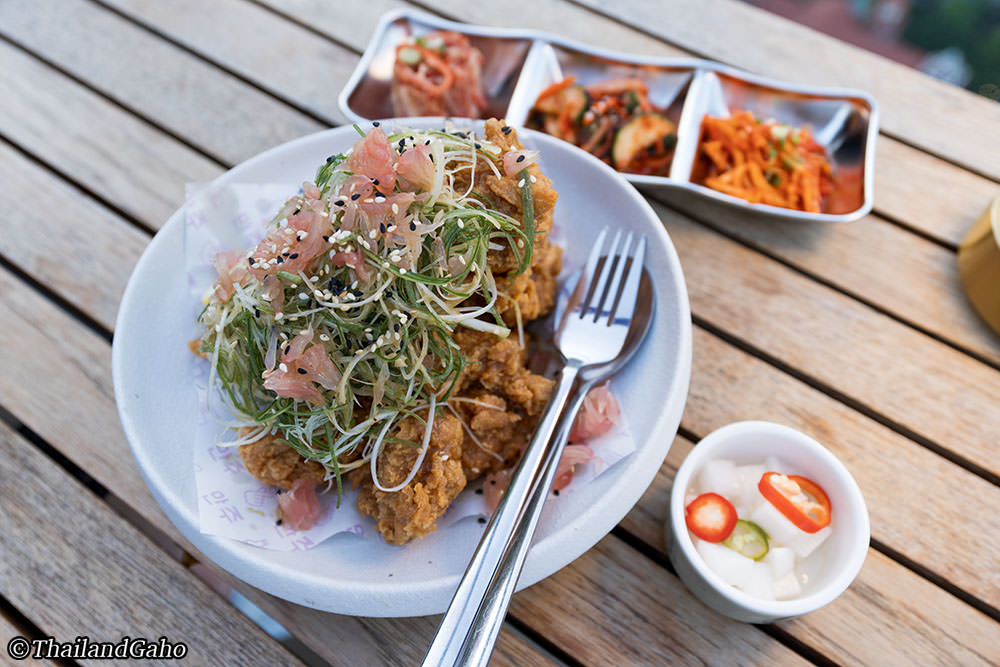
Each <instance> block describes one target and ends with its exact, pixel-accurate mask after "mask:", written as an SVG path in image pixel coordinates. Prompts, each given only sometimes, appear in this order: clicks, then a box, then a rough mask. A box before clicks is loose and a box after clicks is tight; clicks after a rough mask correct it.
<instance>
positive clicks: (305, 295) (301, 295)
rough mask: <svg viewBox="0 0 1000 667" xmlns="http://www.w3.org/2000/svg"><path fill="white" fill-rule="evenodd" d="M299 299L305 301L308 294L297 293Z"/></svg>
mask: <svg viewBox="0 0 1000 667" xmlns="http://www.w3.org/2000/svg"><path fill="white" fill-rule="evenodd" d="M299 298H300V299H301V300H303V301H305V300H306V299H308V298H309V295H308V294H306V293H305V292H299Z"/></svg>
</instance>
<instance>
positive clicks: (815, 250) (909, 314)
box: [647, 192, 1000, 363]
mask: <svg viewBox="0 0 1000 667" xmlns="http://www.w3.org/2000/svg"><path fill="white" fill-rule="evenodd" d="M647 194H652V195H653V197H654V198H656V199H658V200H660V201H662V202H664V203H666V204H668V205H670V206H673V207H674V208H676V209H678V210H681V211H683V212H685V213H688V214H690V215H692V216H693V217H694V218H696V219H698V220H702V221H705V223H706V224H708V225H710V226H711V227H713V228H715V229H718V230H721V231H723V232H724V233H725V234H727V235H729V236H731V237H733V238H736V239H739V240H741V241H743V242H744V243H746V244H748V245H750V246H752V247H754V248H759V249H761V250H762V251H763V252H765V253H767V254H769V255H771V256H772V257H775V258H778V259H780V260H781V261H783V262H787V263H788V264H789V265H791V266H794V267H796V268H798V269H799V270H800V271H803V272H805V273H807V274H809V275H812V276H816V277H817V278H819V279H820V280H822V281H823V282H826V283H827V284H830V285H833V286H835V287H837V288H838V289H841V290H843V291H845V292H847V293H848V294H851V295H853V296H856V297H857V298H858V299H860V300H862V301H865V302H867V303H870V304H872V305H873V306H875V307H877V308H879V309H881V310H883V311H885V312H887V313H890V314H892V315H893V316H894V317H897V318H899V319H901V320H903V321H905V322H907V323H910V324H913V325H914V326H916V327H919V328H921V329H923V330H925V331H927V332H929V333H931V334H933V335H935V336H937V337H939V338H941V339H943V340H946V341H949V342H951V343H953V344H955V345H956V346H958V347H961V348H963V349H965V350H968V351H970V352H971V353H973V354H974V355H977V356H979V357H980V358H983V359H988V360H990V361H992V362H993V363H1000V336H997V334H996V332H995V331H993V330H992V329H991V328H990V327H989V326H988V325H987V324H986V322H985V321H983V319H982V318H981V317H980V316H979V314H978V313H977V312H976V311H975V309H974V308H973V306H972V304H971V303H970V302H969V300H968V297H966V295H965V289H964V288H963V287H962V281H961V279H960V278H959V275H958V265H957V263H956V261H955V253H954V251H952V250H950V249H948V248H945V247H942V246H941V245H939V244H938V243H935V242H933V241H929V240H927V239H925V238H923V237H920V236H917V235H915V234H912V233H910V232H909V231H907V230H905V229H902V228H901V227H899V226H897V225H895V224H892V223H890V222H887V221H886V220H884V219H882V218H879V217H878V216H875V215H869V216H866V217H865V218H863V219H861V220H859V221H857V222H855V223H851V224H843V225H832V224H830V225H821V224H802V223H799V222H793V221H786V220H778V219H774V218H767V217H764V216H755V217H752V218H751V217H748V216H747V215H746V214H744V213H742V212H741V211H739V210H737V209H734V208H732V207H729V206H721V205H719V204H716V203H714V202H710V201H708V200H706V199H703V198H701V197H698V196H696V195H694V194H691V193H682V192H676V193H673V194H672V195H671V196H669V197H668V196H665V195H664V194H663V193H647Z"/></svg>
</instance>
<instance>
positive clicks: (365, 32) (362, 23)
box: [252, 0, 412, 51]
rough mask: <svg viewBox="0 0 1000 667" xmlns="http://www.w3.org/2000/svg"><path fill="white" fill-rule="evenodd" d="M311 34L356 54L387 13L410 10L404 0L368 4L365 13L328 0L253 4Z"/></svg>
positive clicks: (264, 0) (370, 0)
mask: <svg viewBox="0 0 1000 667" xmlns="http://www.w3.org/2000/svg"><path fill="white" fill-rule="evenodd" d="M252 1H253V2H254V3H256V4H258V5H261V6H263V7H268V8H270V9H271V11H273V12H275V13H277V14H280V15H281V16H284V17H286V18H288V19H289V20H292V21H294V22H296V23H299V24H301V25H306V26H308V27H309V29H310V30H314V31H316V32H318V33H321V34H323V35H326V36H328V37H330V38H332V39H334V40H335V41H337V42H339V43H341V44H344V45H346V46H348V47H349V48H351V49H352V50H354V51H362V50H364V44H366V43H367V42H368V38H369V37H370V36H371V34H372V33H373V32H374V31H375V25H376V24H377V23H378V20H379V19H380V18H381V17H382V15H383V14H385V13H386V12H388V11H391V10H393V9H400V8H402V7H411V6H412V5H409V4H407V3H406V2H403V0H367V1H366V2H365V5H364V11H357V10H355V9H354V8H353V7H352V8H348V7H345V6H344V5H334V4H333V3H330V2H328V1H327V0H252Z"/></svg>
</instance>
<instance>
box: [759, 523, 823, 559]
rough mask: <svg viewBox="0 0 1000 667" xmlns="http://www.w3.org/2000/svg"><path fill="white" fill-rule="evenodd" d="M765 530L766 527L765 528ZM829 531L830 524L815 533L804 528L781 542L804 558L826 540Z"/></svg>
mask: <svg viewBox="0 0 1000 667" xmlns="http://www.w3.org/2000/svg"><path fill="white" fill-rule="evenodd" d="M765 530H767V529H766V528H765ZM796 530H797V529H796ZM831 532H832V530H831V527H830V526H827V527H826V528H821V529H820V530H818V531H816V532H815V533H807V532H805V531H804V530H799V531H798V534H797V535H795V536H794V537H792V538H790V539H787V540H782V541H781V543H782V544H784V545H785V546H787V547H788V548H789V549H791V550H792V551H794V552H795V553H797V554H798V555H799V556H801V557H802V558H805V557H806V556H808V555H809V554H811V553H812V552H813V551H815V550H816V549H817V547H819V545H821V544H823V542H825V541H826V538H828V537H830V533H831Z"/></svg>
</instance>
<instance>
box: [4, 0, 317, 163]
mask: <svg viewBox="0 0 1000 667" xmlns="http://www.w3.org/2000/svg"><path fill="white" fill-rule="evenodd" d="M0 34H3V35H4V36H6V37H7V38H8V39H10V40H12V41H14V42H16V43H17V44H20V45H22V46H24V47H25V48H28V49H31V50H32V51H33V52H36V53H42V54H44V56H45V58H47V59H48V60H49V61H51V62H53V63H55V64H56V65H58V66H59V67H60V68H62V69H64V70H66V71H68V72H70V73H72V74H73V75H74V76H76V77H78V78H80V79H81V80H82V81H85V82H86V83H87V84H88V85H90V86H93V87H94V88H96V89H97V90H99V91H101V93H102V94H104V95H107V96H108V97H110V98H112V99H114V100H115V101H117V102H118V103H120V104H122V105H124V106H126V107H128V108H129V109H131V110H134V111H136V112H138V113H140V114H142V115H143V116H144V117H146V118H152V119H155V120H156V122H157V123H159V124H161V125H162V126H164V127H166V128H168V129H169V130H170V131H171V132H174V133H176V134H178V135H181V136H183V137H185V139H186V140H188V141H190V142H191V143H192V144H194V145H196V146H198V147H199V148H200V149H201V150H203V151H205V152H207V153H209V154H211V155H213V156H215V157H217V158H219V159H221V160H223V161H225V162H229V163H236V162H240V161H242V160H245V159H246V158H248V157H250V156H252V155H255V154H257V153H259V152H261V151H262V150H264V149H265V148H268V147H270V146H273V145H275V144H278V143H282V142H284V141H288V140H290V139H294V138H296V137H300V136H302V135H304V134H309V133H310V132H315V131H317V130H320V129H323V127H324V126H325V124H323V123H319V122H317V121H316V120H313V119H312V118H309V117H308V116H306V115H304V114H302V113H300V112H298V111H295V110H293V109H291V108H289V107H288V106H287V105H285V104H284V103H282V102H280V101H278V100H276V99H274V98H273V97H271V96H270V95H268V94H266V93H264V92H261V91H260V90H257V89H256V88H254V87H253V86H251V85H248V84H246V83H244V82H242V81H240V80H239V79H236V78H235V77H233V76H231V75H229V74H226V73H225V72H222V71H221V70H219V69H218V68H217V67H214V66H212V65H210V64H208V63H206V62H204V61H203V60H201V59H199V58H197V57H195V56H193V55H191V54H190V53H186V52H185V51H184V50H182V49H180V48H178V47H176V46H174V45H172V44H169V43H168V42H165V41H164V40H162V39H160V38H159V37H156V36H154V35H152V34H150V33H149V32H147V31H146V30H144V29H142V28H140V27H138V26H135V25H133V24H132V23H130V22H129V21H126V20H125V19H123V18H121V17H119V16H115V15H114V14H113V13H111V12H109V11H108V10H106V9H103V8H101V7H99V6H97V5H95V4H93V3H91V2H88V1H87V0H63V1H62V2H58V3H52V2H32V1H31V0H9V1H7V2H3V3H0ZM274 57H276V58H278V57H280V54H275V56H274Z"/></svg>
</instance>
